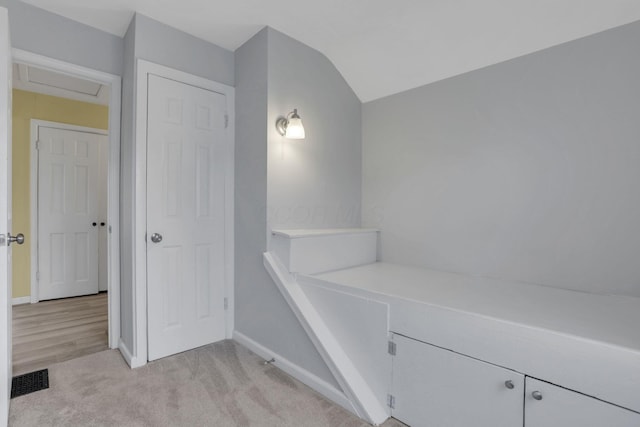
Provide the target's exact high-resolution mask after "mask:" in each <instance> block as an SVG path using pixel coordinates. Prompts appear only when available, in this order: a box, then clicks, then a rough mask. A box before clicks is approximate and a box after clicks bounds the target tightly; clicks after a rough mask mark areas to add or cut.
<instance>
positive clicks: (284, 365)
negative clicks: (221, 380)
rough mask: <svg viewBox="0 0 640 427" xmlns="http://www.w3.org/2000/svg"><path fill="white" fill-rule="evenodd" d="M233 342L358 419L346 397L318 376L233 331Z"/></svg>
mask: <svg viewBox="0 0 640 427" xmlns="http://www.w3.org/2000/svg"><path fill="white" fill-rule="evenodd" d="M233 340H234V341H237V342H238V343H239V344H241V345H243V346H245V347H247V348H248V349H249V350H251V351H253V352H254V353H255V354H257V355H258V356H260V357H262V358H263V359H265V360H270V359H271V358H274V359H275V362H274V363H273V365H274V366H277V367H278V368H279V369H282V370H283V371H284V372H286V373H287V374H289V375H291V376H292V377H294V378H295V379H297V380H298V381H300V382H301V383H304V384H306V385H308V386H309V387H311V388H312V389H314V390H315V391H317V392H318V393H320V394H321V395H323V396H324V397H326V398H327V399H329V400H331V401H332V402H334V403H336V404H338V405H340V406H342V407H343V408H344V409H346V410H347V411H349V412H351V413H352V414H354V415H356V416H358V417H359V415H358V413H357V412H356V410H355V408H354V407H353V405H352V404H351V402H350V401H349V399H347V397H346V396H345V395H344V393H343V392H342V391H340V390H338V389H337V388H335V387H334V386H332V385H331V384H329V383H328V382H326V381H325V380H323V379H321V378H318V376H316V375H314V374H312V373H311V372H309V371H307V370H306V369H303V368H301V367H300V366H298V365H296V364H294V363H293V362H291V361H290V360H287V359H285V358H284V357H282V356H280V355H278V354H277V353H275V352H273V351H271V350H269V349H268V348H266V347H265V346H263V345H262V344H259V343H257V342H256V341H254V340H253V339H251V338H249V337H248V336H246V335H244V334H243V333H241V332H238V331H233Z"/></svg>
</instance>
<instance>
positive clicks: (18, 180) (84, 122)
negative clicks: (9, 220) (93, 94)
mask: <svg viewBox="0 0 640 427" xmlns="http://www.w3.org/2000/svg"><path fill="white" fill-rule="evenodd" d="M31 119H39V120H48V121H50V122H58V123H66V124H72V125H77V126H86V127H91V128H97V129H108V127H109V108H108V107H106V106H104V105H97V104H90V103H87V102H80V101H72V100H69V99H64V98H57V97H55V96H48V95H40V94H37V93H32V92H25V91H22V90H17V89H14V90H13V145H12V149H13V162H12V165H13V187H12V191H13V199H12V203H13V227H12V230H13V233H14V234H17V233H24V236H25V242H24V244H23V245H14V246H12V255H13V298H19V297H25V296H29V295H30V294H31V214H30V204H31V196H30V192H29V189H30V188H31V187H30V178H29V168H30V164H31V163H30V161H31V160H30V149H29V144H30V142H31V136H30V132H31Z"/></svg>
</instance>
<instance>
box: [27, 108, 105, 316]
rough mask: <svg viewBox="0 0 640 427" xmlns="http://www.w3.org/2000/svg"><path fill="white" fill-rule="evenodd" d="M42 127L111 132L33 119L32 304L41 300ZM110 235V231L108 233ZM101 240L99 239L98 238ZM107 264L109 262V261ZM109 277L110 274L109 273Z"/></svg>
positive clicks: (31, 191)
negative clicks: (39, 173) (39, 273)
mask: <svg viewBox="0 0 640 427" xmlns="http://www.w3.org/2000/svg"><path fill="white" fill-rule="evenodd" d="M40 127H48V128H54V129H62V130H71V131H76V132H85V133H93V134H98V135H108V134H109V132H108V131H106V130H104V129H96V128H90V127H85V126H76V125H68V124H66V123H58V122H50V121H46V120H38V119H31V125H30V129H31V132H30V136H31V138H30V145H29V150H30V152H31V153H30V154H31V155H30V158H31V164H30V167H29V179H30V180H31V184H30V187H31V188H30V193H31V198H30V199H31V202H30V203H31V205H30V206H31V209H30V210H31V212H30V213H31V236H30V237H31V240H30V242H31V297H30V299H31V304H35V303H37V302H39V301H40V283H39V281H38V277H37V272H38V269H39V268H38V267H39V265H40V259H39V256H38V247H39V246H38V244H39V241H38V236H39V234H38V231H39V230H38V214H39V204H38V196H39V194H38V192H39V189H38V160H39V155H40V153H39V151H38V150H37V149H36V143H37V141H38V136H39V131H38V129H39V128H40ZM107 235H108V233H107ZM98 242H99V239H98ZM107 265H109V263H108V262H107ZM107 277H108V275H107Z"/></svg>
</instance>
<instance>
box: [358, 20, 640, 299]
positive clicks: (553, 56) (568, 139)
mask: <svg viewBox="0 0 640 427" xmlns="http://www.w3.org/2000/svg"><path fill="white" fill-rule="evenodd" d="M639 40H640V23H633V24H630V25H626V26H623V27H619V28H617V29H613V30H609V31H606V32H603V33H600V34H597V35H593V36H590V37H586V38H584V39H580V40H577V41H574V42H570V43H567V44H564V45H560V46H557V47H553V48H550V49H546V50H544V51H540V52H537V53H534V54H531V55H527V56H524V57H521V58H517V59H514V60H511V61H508V62H505V63H501V64H498V65H495V66H491V67H488V68H485V69H482V70H478V71H474V72H471V73H468V74H464V75H461V76H458V77H454V78H451V79H448V80H444V81H441V82H437V83H434V84H430V85H427V86H424V87H421V88H418V89H414V90H411V91H408V92H405V93H401V94H398V95H394V96H391V97H388V98H385V99H381V100H377V101H373V102H370V103H367V104H365V105H364V107H363V141H364V144H363V162H364V163H363V183H364V184H363V185H364V186H363V221H364V222H365V224H366V225H374V226H380V227H381V229H382V234H381V240H382V258H383V260H385V261H391V262H398V263H403V264H412V265H419V266H426V267H432V268H436V269H442V270H447V271H454V272H463V273H470V274H476V275H482V276H491V277H500V278H507V279H513V280H521V281H526V282H533V283H539V284H544V285H550V286H557V287H564V288H570V289H578V290H583V291H588V292H607V293H609V292H610V293H620V294H628V295H634V296H640V263H638V261H637V256H638V253H640V221H639V220H638V219H639V218H640V191H638V183H640V167H639V166H638V165H639V164H640V142H639V141H640V120H639V115H640V80H639V79H638V76H640V50H639V49H638V41H639Z"/></svg>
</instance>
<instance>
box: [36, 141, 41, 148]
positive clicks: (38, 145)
mask: <svg viewBox="0 0 640 427" xmlns="http://www.w3.org/2000/svg"><path fill="white" fill-rule="evenodd" d="M39 149H40V140H37V141H36V150H39Z"/></svg>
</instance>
